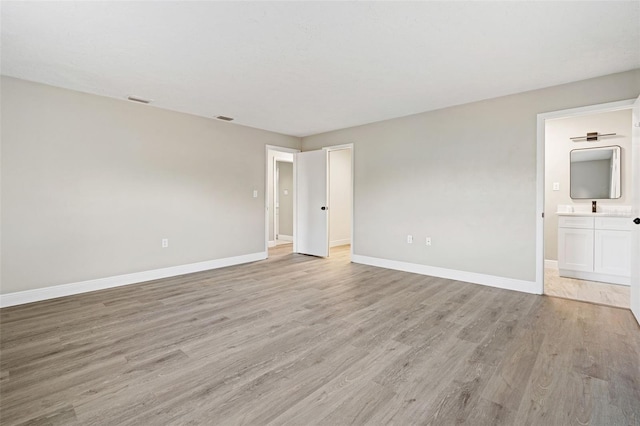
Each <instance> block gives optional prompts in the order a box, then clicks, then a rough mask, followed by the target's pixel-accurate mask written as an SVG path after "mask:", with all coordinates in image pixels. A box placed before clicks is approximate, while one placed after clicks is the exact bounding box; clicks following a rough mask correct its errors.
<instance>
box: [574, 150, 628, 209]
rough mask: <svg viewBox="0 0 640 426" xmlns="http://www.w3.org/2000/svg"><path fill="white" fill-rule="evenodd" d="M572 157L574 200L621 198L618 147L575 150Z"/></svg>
mask: <svg viewBox="0 0 640 426" xmlns="http://www.w3.org/2000/svg"><path fill="white" fill-rule="evenodd" d="M570 157H571V159H570V163H571V164H570V167H571V170H570V176H571V178H570V188H571V189H570V192H571V198H573V199H584V198H590V199H611V198H620V194H621V191H620V147H619V146H605V147H602V148H586V149H574V150H572V151H571V153H570Z"/></svg>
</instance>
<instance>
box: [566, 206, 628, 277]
mask: <svg viewBox="0 0 640 426" xmlns="http://www.w3.org/2000/svg"><path fill="white" fill-rule="evenodd" d="M630 231H631V219H630V218H626V217H609V216H596V215H584V216H579V215H571V216H560V217H559V220H558V269H559V272H560V276H563V277H571V278H579V279H583V280H591V281H602V282H608V283H614V284H624V285H629V276H630V272H631V232H630Z"/></svg>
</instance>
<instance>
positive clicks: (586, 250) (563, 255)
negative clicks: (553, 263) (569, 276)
mask: <svg viewBox="0 0 640 426" xmlns="http://www.w3.org/2000/svg"><path fill="white" fill-rule="evenodd" d="M558 269H570V270H572V271H584V272H593V229H573V228H558Z"/></svg>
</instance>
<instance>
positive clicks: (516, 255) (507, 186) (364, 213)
mask: <svg viewBox="0 0 640 426" xmlns="http://www.w3.org/2000/svg"><path fill="white" fill-rule="evenodd" d="M497 78H498V77H497ZM638 93H640V70H634V71H629V72H624V73H619V74H613V75H608V76H604V77H599V78H595V79H590V80H584V81H579V82H574V83H569V84H565V85H561V86H556V87H551V88H545V89H540V90H535V91H531V92H525V93H520V94H516V95H511V96H505V97H501V98H496V99H490V100H486V101H481V102H475V103H471V104H466V105H460V106H455V107H451V108H446V109H442V110H438V111H431V112H426V113H422V114H417V115H412V116H409V117H403V118H397V119H393V120H387V121H382V122H378V123H372V124H367V125H364V126H359V127H353V128H349V129H343V130H337V131H334V132H328V133H323V134H320V135H315V136H310V137H305V138H303V141H302V145H303V150H305V151H307V150H312V149H317V148H320V147H324V146H331V145H339V144H344V143H354V145H355V149H354V152H355V153H356V155H355V157H354V159H355V166H354V173H355V190H354V191H355V193H354V201H355V207H354V208H355V211H354V217H355V219H354V241H353V250H354V254H355V255H360V256H368V257H373V258H378V259H386V260H395V261H400V262H405V263H409V264H415V265H427V266H430V267H436V268H446V269H447V270H455V271H466V272H471V273H476V274H483V275H488V276H491V277H502V278H508V279H513V280H516V283H517V284H518V285H521V284H522V285H526V286H528V287H529V288H533V285H532V284H531V283H533V282H534V281H535V277H536V274H535V269H536V247H535V244H536V218H537V217H538V215H539V212H537V211H536V116H537V114H538V113H544V112H549V111H557V110H562V109H568V108H574V107H579V106H585V105H593V104H599V103H605V102H612V101H617V100H621V99H630V98H634V97H636V96H638ZM407 234H412V235H414V237H415V243H414V244H407V243H406V236H407ZM426 236H430V237H432V246H431V247H428V246H426V245H425V244H424V238H425V237H426ZM522 281H525V282H524V283H523V282H522Z"/></svg>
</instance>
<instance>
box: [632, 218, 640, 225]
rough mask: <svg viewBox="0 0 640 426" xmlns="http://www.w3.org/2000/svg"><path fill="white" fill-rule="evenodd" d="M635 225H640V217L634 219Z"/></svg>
mask: <svg viewBox="0 0 640 426" xmlns="http://www.w3.org/2000/svg"><path fill="white" fill-rule="evenodd" d="M633 223H635V224H636V225H640V217H636V218H635V219H633Z"/></svg>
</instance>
